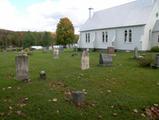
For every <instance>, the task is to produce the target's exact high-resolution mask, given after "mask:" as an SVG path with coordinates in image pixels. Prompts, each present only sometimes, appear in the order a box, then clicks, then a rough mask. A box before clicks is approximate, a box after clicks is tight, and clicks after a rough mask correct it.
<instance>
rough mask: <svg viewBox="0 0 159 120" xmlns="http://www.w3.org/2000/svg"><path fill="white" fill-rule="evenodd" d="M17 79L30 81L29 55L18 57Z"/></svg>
mask: <svg viewBox="0 0 159 120" xmlns="http://www.w3.org/2000/svg"><path fill="white" fill-rule="evenodd" d="M16 79H17V80H24V81H25V80H28V79H29V67H28V56H27V55H23V54H21V55H18V56H16Z"/></svg>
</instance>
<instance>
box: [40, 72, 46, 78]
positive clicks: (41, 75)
mask: <svg viewBox="0 0 159 120" xmlns="http://www.w3.org/2000/svg"><path fill="white" fill-rule="evenodd" d="M40 79H41V80H46V72H45V71H43V70H42V71H40Z"/></svg>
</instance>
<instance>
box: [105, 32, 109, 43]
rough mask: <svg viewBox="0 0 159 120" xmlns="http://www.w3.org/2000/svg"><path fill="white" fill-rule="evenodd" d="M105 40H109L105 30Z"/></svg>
mask: <svg viewBox="0 0 159 120" xmlns="http://www.w3.org/2000/svg"><path fill="white" fill-rule="evenodd" d="M105 41H106V42H108V33H107V32H105Z"/></svg>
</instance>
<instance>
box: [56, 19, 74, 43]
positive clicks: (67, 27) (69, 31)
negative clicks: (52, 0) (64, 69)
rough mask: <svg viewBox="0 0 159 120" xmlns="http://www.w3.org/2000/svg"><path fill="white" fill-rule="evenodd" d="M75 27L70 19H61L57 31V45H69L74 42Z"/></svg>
mask: <svg viewBox="0 0 159 120" xmlns="http://www.w3.org/2000/svg"><path fill="white" fill-rule="evenodd" d="M74 38H75V35H74V27H73V24H72V23H71V21H70V20H69V19H68V18H61V19H60V22H59V23H58V25H57V29H56V44H58V45H65V46H66V45H67V44H72V43H73V41H74Z"/></svg>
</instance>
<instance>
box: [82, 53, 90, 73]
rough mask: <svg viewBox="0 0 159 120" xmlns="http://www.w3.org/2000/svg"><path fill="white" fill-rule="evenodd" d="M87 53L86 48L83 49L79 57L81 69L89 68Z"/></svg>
mask: <svg viewBox="0 0 159 120" xmlns="http://www.w3.org/2000/svg"><path fill="white" fill-rule="evenodd" d="M89 67H90V66H89V53H88V50H84V51H83V53H82V58H81V69H82V70H86V69H89Z"/></svg>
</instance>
